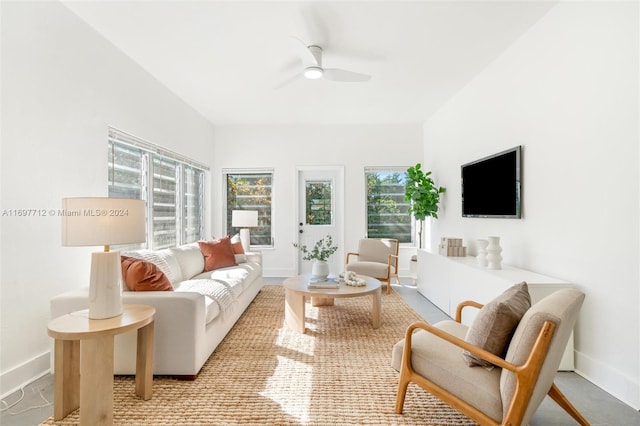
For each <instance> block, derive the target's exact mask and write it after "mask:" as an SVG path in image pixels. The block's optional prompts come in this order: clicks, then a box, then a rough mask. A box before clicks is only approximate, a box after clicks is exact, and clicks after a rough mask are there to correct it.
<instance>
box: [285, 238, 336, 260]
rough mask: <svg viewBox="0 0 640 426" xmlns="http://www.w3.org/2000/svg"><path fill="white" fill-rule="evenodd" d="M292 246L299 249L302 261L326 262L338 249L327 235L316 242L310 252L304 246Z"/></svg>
mask: <svg viewBox="0 0 640 426" xmlns="http://www.w3.org/2000/svg"><path fill="white" fill-rule="evenodd" d="M293 246H294V247H296V248H299V249H300V251H301V252H302V254H303V256H302V259H303V260H322V261H325V262H326V261H327V259H329V256H331V255H332V254H333V253H335V252H336V251H338V247H337V246H334V245H333V238H331V235H328V234H327V236H326V237H323V238H321V239H320V240H318V241H316V243H315V245H314V246H313V249H311V250H309V248H308V247H307V246H306V245H302V246H300V245H298V244H296V243H293Z"/></svg>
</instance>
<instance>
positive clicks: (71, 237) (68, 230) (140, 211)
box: [62, 197, 146, 246]
mask: <svg viewBox="0 0 640 426" xmlns="http://www.w3.org/2000/svg"><path fill="white" fill-rule="evenodd" d="M145 228H146V227H145V206H144V201H143V200H132V199H129V198H106V197H104V198H100V197H84V198H64V199H63V200H62V245H63V246H107V245H115V244H131V243H142V242H144V241H145V240H146V237H145Z"/></svg>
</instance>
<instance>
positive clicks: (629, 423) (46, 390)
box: [0, 278, 640, 426]
mask: <svg viewBox="0 0 640 426" xmlns="http://www.w3.org/2000/svg"><path fill="white" fill-rule="evenodd" d="M265 282H266V283H267V284H277V283H280V282H282V279H281V278H266V279H265ZM394 290H396V292H398V294H400V295H401V296H402V297H404V299H405V300H406V301H407V303H408V304H409V305H410V306H411V307H412V308H413V309H414V310H415V311H416V312H418V313H419V314H420V315H422V317H423V318H424V319H425V320H427V321H429V322H437V321H440V320H442V319H447V318H448V317H447V316H446V315H445V314H444V313H443V312H442V311H440V310H439V309H438V308H436V307H435V306H434V305H433V304H432V303H431V302H429V301H428V300H427V299H426V298H424V297H423V296H422V295H420V294H419V293H418V292H417V291H416V288H415V286H412V285H411V284H410V279H402V285H399V286H397V285H396V286H394ZM556 384H557V385H558V387H559V388H560V390H562V392H563V393H564V394H565V395H566V396H567V398H569V400H570V401H571V402H572V403H573V404H574V405H575V406H576V408H577V409H578V410H579V411H580V412H581V413H582V414H583V415H584V416H585V417H586V418H587V420H589V421H590V422H591V424H592V425H593V426H597V425H608V426H640V413H639V412H638V411H636V410H634V409H633V408H631V407H629V406H628V405H626V404H624V403H622V402H620V401H619V400H617V399H615V398H614V397H612V396H611V395H609V394H608V393H607V392H605V391H603V390H602V389H600V388H598V387H597V386H595V385H594V384H592V383H591V382H589V381H587V380H585V379H583V378H582V377H580V376H579V375H578V374H576V373H571V372H561V373H558V376H557V379H556ZM23 393H24V395H23ZM52 401H53V377H52V376H51V375H50V374H47V375H45V376H43V377H41V378H39V379H37V380H35V381H34V382H33V383H31V384H29V385H27V386H25V388H24V389H23V390H22V391H17V392H15V393H13V394H11V395H9V396H8V397H7V398H5V399H4V400H2V403H1V404H0V409H1V410H2V411H1V412H0V425H3V426H32V425H38V424H40V423H41V422H42V421H44V420H45V419H47V418H48V417H50V416H51V415H52V413H53V405H52V404H51V402H52ZM575 424H576V423H575V422H574V421H573V419H572V418H571V417H570V416H569V415H568V414H566V413H565V412H564V411H563V410H562V409H560V408H559V407H558V406H557V405H556V404H555V403H554V402H553V401H552V400H550V399H549V398H546V399H545V401H544V402H543V403H542V405H541V406H540V408H539V409H538V411H537V412H536V414H535V415H534V417H533V419H532V420H531V423H530V426H565V425H566V426H574V425H575Z"/></svg>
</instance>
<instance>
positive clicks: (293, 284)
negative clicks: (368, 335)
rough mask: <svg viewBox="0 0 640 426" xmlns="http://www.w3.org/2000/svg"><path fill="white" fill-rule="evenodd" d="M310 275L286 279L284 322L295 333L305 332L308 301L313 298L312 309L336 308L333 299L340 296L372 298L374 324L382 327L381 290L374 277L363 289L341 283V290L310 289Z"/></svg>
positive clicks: (366, 279)
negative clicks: (333, 306) (329, 306)
mask: <svg viewBox="0 0 640 426" xmlns="http://www.w3.org/2000/svg"><path fill="white" fill-rule="evenodd" d="M310 277H311V276H310V275H298V276H297V277H291V278H287V279H286V280H284V283H282V285H283V287H284V289H285V310H284V321H285V324H286V325H287V327H289V328H290V329H292V330H295V331H298V332H300V333H304V331H305V298H306V297H310V298H311V304H312V305H313V306H327V305H333V300H334V299H336V298H341V297H362V296H371V302H372V303H371V304H372V307H373V308H372V312H371V325H372V327H373V328H379V327H380V312H381V310H382V307H381V306H382V291H381V289H380V281H378V280H376V279H375V278H370V277H364V276H361V278H364V279H365V282H366V285H364V286H361V287H353V286H348V285H346V284H342V283H341V284H340V288H335V289H334V288H322V289H309V288H307V286H308V283H309V278H310Z"/></svg>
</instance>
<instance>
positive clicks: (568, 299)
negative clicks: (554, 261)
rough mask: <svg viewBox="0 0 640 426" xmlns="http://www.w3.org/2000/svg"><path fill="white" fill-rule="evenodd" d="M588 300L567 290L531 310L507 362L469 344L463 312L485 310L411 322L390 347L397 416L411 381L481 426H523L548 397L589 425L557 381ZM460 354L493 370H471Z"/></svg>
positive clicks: (514, 342) (475, 305)
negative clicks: (477, 359) (453, 318)
mask: <svg viewBox="0 0 640 426" xmlns="http://www.w3.org/2000/svg"><path fill="white" fill-rule="evenodd" d="M583 300H584V294H583V293H581V292H580V291H578V290H575V289H565V290H559V291H557V292H555V293H552V294H551V295H549V296H547V297H546V298H544V299H542V300H540V301H539V302H537V303H536V304H534V305H533V306H532V307H531V308H529V310H527V311H526V313H525V314H524V316H523V317H522V319H521V320H520V322H519V324H518V326H517V328H516V330H515V332H514V335H513V338H512V339H511V342H510V343H509V346H508V350H507V352H506V356H505V359H502V358H500V357H498V356H496V355H494V354H492V353H490V352H487V351H485V350H483V349H480V348H478V347H477V346H474V345H472V344H470V343H467V342H466V341H465V340H464V338H465V335H466V332H467V327H466V326H465V325H463V324H461V323H460V319H461V315H462V314H461V313H462V308H463V307H465V306H473V307H477V308H481V307H482V305H480V304H478V303H475V302H463V303H461V304H460V306H458V310H457V313H456V321H442V322H439V323H437V324H434V325H431V324H427V323H421V322H418V323H414V324H412V325H411V326H409V328H408V329H407V331H406V334H405V339H404V340H401V341H400V342H398V343H397V344H396V345H395V347H394V349H393V355H392V366H393V367H394V368H395V369H396V370H399V371H400V378H399V382H398V394H397V399H396V407H395V411H396V413H398V414H400V413H402V410H403V406H404V399H405V394H406V391H407V386H408V384H409V383H410V382H414V383H416V384H418V385H420V386H421V387H422V388H424V389H425V390H427V391H428V392H429V393H431V394H432V395H435V396H436V397H438V398H440V399H442V400H443V401H444V402H446V403H447V404H449V405H450V406H451V407H453V408H455V409H457V410H459V411H460V412H462V413H463V414H465V415H466V416H468V417H470V418H472V419H473V420H475V421H477V422H478V423H479V424H481V425H514V426H515V425H526V424H528V422H529V420H530V419H531V416H532V415H533V414H534V412H535V411H536V410H537V408H538V406H539V405H540V403H541V402H542V400H543V399H544V397H545V395H547V394H548V395H549V396H550V397H551V398H552V399H553V400H554V401H555V402H556V403H558V405H560V407H562V408H563V409H564V410H565V411H566V412H567V413H569V414H570V415H571V417H573V418H574V419H575V420H576V421H577V422H578V423H579V424H581V425H588V424H589V423H588V422H587V420H586V419H585V418H584V417H582V415H581V414H580V413H579V412H578V410H577V409H576V408H575V407H574V406H573V405H572V404H571V403H570V402H569V401H568V400H567V398H566V397H565V396H564V395H563V394H562V392H560V390H559V389H558V388H557V386H556V385H555V384H554V383H553V380H554V378H555V375H556V371H557V369H558V366H559V365H560V360H561V358H562V353H563V352H564V349H565V347H566V345H567V341H568V339H569V335H570V334H571V331H572V330H573V326H574V323H575V321H576V317H577V315H578V311H579V310H580V307H581V306H582V302H583ZM415 330H418V331H417V332H415V333H414V331H415ZM463 350H467V351H469V352H471V353H472V354H474V355H476V356H478V357H480V358H482V359H484V360H487V361H489V362H490V363H492V364H494V365H495V366H496V367H494V368H493V369H491V370H488V369H485V368H483V367H468V366H467V364H465V362H464V360H463V356H462V351H463Z"/></svg>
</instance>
